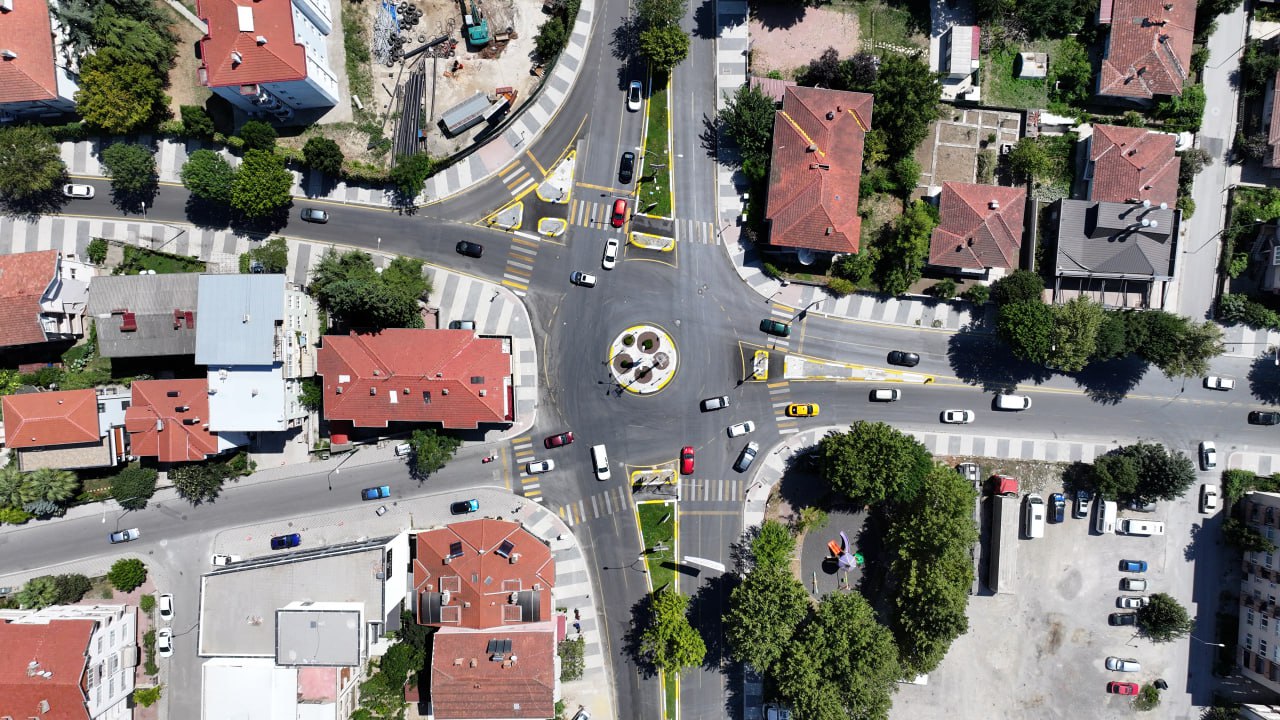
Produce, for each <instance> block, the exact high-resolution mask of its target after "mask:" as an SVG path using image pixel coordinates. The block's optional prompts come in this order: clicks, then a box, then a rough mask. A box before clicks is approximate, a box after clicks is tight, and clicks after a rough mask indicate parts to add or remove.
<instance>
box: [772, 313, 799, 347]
mask: <svg viewBox="0 0 1280 720" xmlns="http://www.w3.org/2000/svg"><path fill="white" fill-rule="evenodd" d="M769 315H770V316H772V317H773V319H774V320H777V321H778V322H781V323H786V324H787V325H791V324H792V322H791V321H792V320H794V319H795V308H790V307H787V306H786V305H777V304H770V305H769ZM792 329H793V330H794V329H795V328H792ZM769 345H770V349H776V350H781V351H783V352H786V351H787V350H788V349H789V348H790V347H791V338H790V337H778V336H776V335H770V336H769Z"/></svg>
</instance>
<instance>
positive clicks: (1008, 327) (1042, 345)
mask: <svg viewBox="0 0 1280 720" xmlns="http://www.w3.org/2000/svg"><path fill="white" fill-rule="evenodd" d="M996 331H997V332H998V333H999V334H1000V339H1001V340H1004V341H1005V343H1006V344H1008V345H1009V349H1010V350H1012V351H1013V354H1014V355H1015V356H1016V357H1019V358H1022V359H1023V360H1026V361H1028V362H1033V363H1035V364H1037V365H1046V364H1048V363H1049V361H1050V358H1051V356H1052V347H1053V332H1054V328H1053V308H1051V307H1049V306H1048V305H1045V304H1044V303H1043V302H1041V301H1039V300H1028V301H1023V302H1015V303H1009V304H1007V305H1001V306H1000V313H999V315H997V316H996Z"/></svg>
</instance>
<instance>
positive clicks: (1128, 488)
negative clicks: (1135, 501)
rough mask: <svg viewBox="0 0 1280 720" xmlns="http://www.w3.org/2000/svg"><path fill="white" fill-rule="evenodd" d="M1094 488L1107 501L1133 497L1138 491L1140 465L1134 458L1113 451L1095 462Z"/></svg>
mask: <svg viewBox="0 0 1280 720" xmlns="http://www.w3.org/2000/svg"><path fill="white" fill-rule="evenodd" d="M1092 475H1093V486H1094V487H1095V488H1096V489H1097V490H1098V492H1099V493H1101V494H1102V497H1104V498H1106V499H1107V500H1120V499H1121V498H1126V497H1132V496H1133V495H1134V494H1135V493H1136V492H1137V491H1138V465H1137V463H1136V462H1134V460H1133V458H1131V457H1129V456H1128V455H1124V454H1122V453H1119V452H1116V451H1112V452H1110V453H1108V454H1106V455H1103V456H1102V457H1100V458H1098V459H1097V460H1094V462H1093V473H1092Z"/></svg>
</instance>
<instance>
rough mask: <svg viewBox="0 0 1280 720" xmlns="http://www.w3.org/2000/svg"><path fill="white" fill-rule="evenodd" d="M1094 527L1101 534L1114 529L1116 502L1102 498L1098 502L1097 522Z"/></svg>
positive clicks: (1111, 531)
mask: <svg viewBox="0 0 1280 720" xmlns="http://www.w3.org/2000/svg"><path fill="white" fill-rule="evenodd" d="M1094 529H1096V530H1097V531H1098V532H1099V533H1102V534H1103V535H1106V534H1108V533H1113V532H1115V531H1116V504H1115V502H1114V501H1111V500H1104V501H1102V502H1100V503H1098V522H1097V525H1096V526H1095V528H1094Z"/></svg>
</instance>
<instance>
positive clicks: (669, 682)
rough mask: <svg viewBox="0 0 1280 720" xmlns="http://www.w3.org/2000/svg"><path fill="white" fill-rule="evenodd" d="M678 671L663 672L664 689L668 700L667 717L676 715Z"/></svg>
mask: <svg viewBox="0 0 1280 720" xmlns="http://www.w3.org/2000/svg"><path fill="white" fill-rule="evenodd" d="M677 675H678V673H673V672H665V673H663V674H662V689H663V691H664V695H665V697H666V701H667V715H666V716H667V717H668V718H674V717H675V716H676V676H677Z"/></svg>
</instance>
